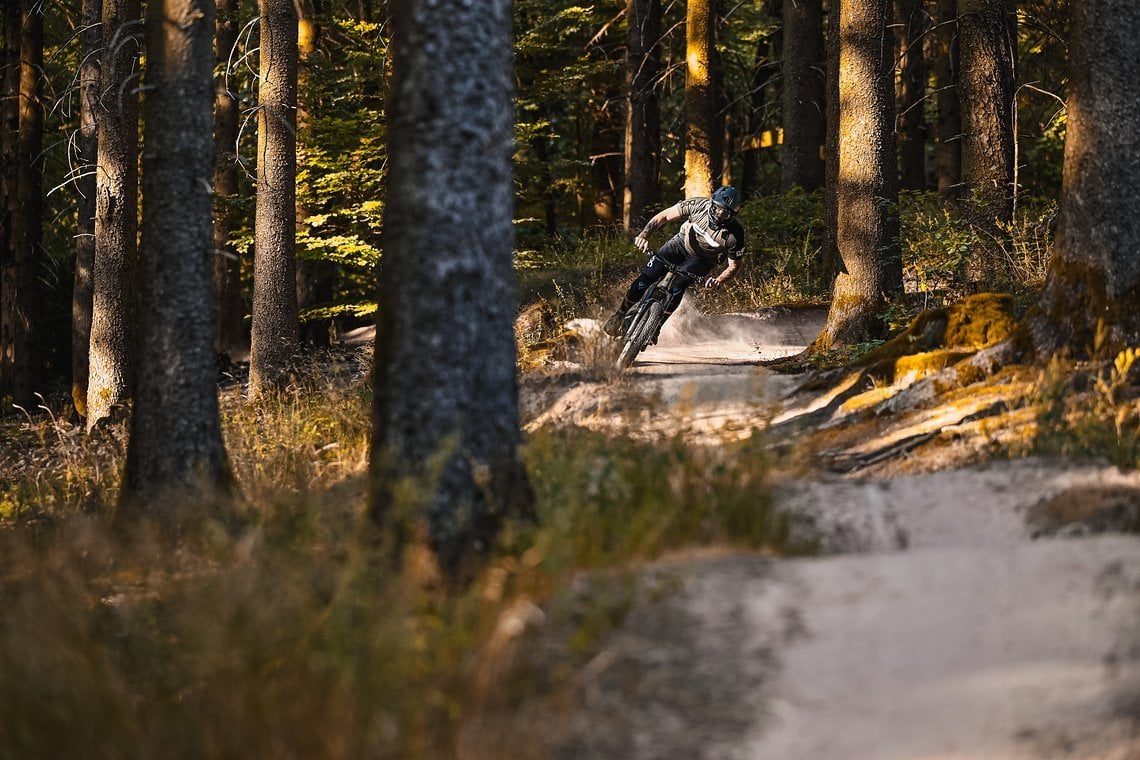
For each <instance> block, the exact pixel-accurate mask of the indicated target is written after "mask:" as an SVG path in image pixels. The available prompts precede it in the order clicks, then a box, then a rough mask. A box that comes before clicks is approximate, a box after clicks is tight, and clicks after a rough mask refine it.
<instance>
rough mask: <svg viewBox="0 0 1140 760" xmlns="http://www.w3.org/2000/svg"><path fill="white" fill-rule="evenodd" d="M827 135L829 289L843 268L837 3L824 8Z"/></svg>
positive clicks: (825, 262)
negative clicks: (840, 216)
mask: <svg viewBox="0 0 1140 760" xmlns="http://www.w3.org/2000/svg"><path fill="white" fill-rule="evenodd" d="M826 101H827V136H826V145H825V147H824V176H825V182H824V188H823V248H822V250H821V251H820V255H821V256H822V261H821V267H820V274H821V276H822V279H823V282H824V283H825V284H826V285H827V287H828V288H829V289H830V290H832V291H833V290H834V284H835V278H836V277H838V276H839V273H840V271H841V270H842V268H843V259H842V258H841V257H840V255H839V0H830V2H829V4H828V9H827V90H826Z"/></svg>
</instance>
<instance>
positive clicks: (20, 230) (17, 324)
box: [6, 4, 44, 406]
mask: <svg viewBox="0 0 1140 760" xmlns="http://www.w3.org/2000/svg"><path fill="white" fill-rule="evenodd" d="M43 62H44V18H43V9H42V7H40V6H38V5H35V4H29V5H28V6H25V8H24V11H23V14H22V18H21V29H20V127H19V137H18V140H17V145H16V158H17V166H16V183H17V193H16V200H17V204H18V206H17V210H16V218H15V223H14V224H13V231H14V233H15V240H14V242H15V245H14V250H13V257H12V266H11V270H10V275H11V283H12V285H13V288H14V292H13V293H12V296H13V298H12V302H11V306H12V310H11V312H9V313H10V316H11V322H10V329H11V332H10V333H8V335H7V336H6V337H10V339H11V342H10V343H9V344H8V346H10V350H11V354H10V356H11V362H12V364H11V367H12V375H11V383H10V385H9V389H10V391H11V394H12V398H13V399H14V400H15V402H16V403H17V404H21V405H24V406H28V405H31V404H32V403H33V402H34V401H35V398H34V396H33V394H34V393H35V391H36V389H37V386H38V384H39V381H40V350H39V346H38V343H37V341H36V335H35V333H36V330H37V328H38V327H39V316H40V315H39V300H38V299H39V288H38V286H37V283H38V281H39V274H40V272H39V269H40V262H41V260H42V258H43V165H44V162H43V133H44V111H43V100H42V97H43ZM9 292H10V291H9Z"/></svg>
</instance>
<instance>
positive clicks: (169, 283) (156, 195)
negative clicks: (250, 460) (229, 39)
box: [120, 0, 229, 521]
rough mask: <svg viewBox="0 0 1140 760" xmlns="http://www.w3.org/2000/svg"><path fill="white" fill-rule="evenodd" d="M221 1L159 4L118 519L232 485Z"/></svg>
mask: <svg viewBox="0 0 1140 760" xmlns="http://www.w3.org/2000/svg"><path fill="white" fill-rule="evenodd" d="M213 39H214V0H150V2H149V3H148V8H147V33H146V59H147V71H146V84H147V94H146V102H145V118H146V134H145V140H146V146H147V150H146V153H145V154H144V155H143V174H142V190H143V199H144V200H143V219H142V238H141V244H140V247H139V274H140V277H139V303H140V305H141V308H142V313H144V314H146V319H145V320H143V321H142V323H141V324H140V325H139V336H140V339H139V364H138V383H137V389H136V393H135V400H134V410H133V413H132V415H131V437H130V444H129V447H128V449H127V467H126V477H125V479H124V492H123V493H124V496H123V504H124V508H123V509H120V514H127V513H130V512H131V511H134V510H145V511H147V512H149V513H151V514H155V515H157V516H159V517H160V518H162V519H165V520H168V521H170V520H180V519H181V518H182V517H183V515H182V514H181V512H180V511H178V510H177V508H178V507H193V508H194V509H200V508H201V506H202V505H201V504H200V502H201V501H202V499H203V498H205V499H207V500H208V499H209V497H211V496H212V495H214V494H215V493H217V492H218V491H219V490H220V489H222V487H223V486H224V485H226V484H228V483H229V478H228V465H227V462H226V453H225V447H224V445H223V443H222V430H221V419H220V417H219V413H218V395H217V378H216V372H217V369H216V366H215V361H214V334H213V332H214V331H213V319H212V314H211V312H212V301H213V296H212V293H213V262H212V259H213V253H212V248H213V225H212V222H211V212H212V210H213V188H212V186H211V183H212V179H213V175H214V142H213V107H212V106H213V100H214V81H213V68H214V50H213Z"/></svg>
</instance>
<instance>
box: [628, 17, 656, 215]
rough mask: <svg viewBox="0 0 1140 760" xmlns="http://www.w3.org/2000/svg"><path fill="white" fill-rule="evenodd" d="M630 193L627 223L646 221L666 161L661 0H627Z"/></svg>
mask: <svg viewBox="0 0 1140 760" xmlns="http://www.w3.org/2000/svg"><path fill="white" fill-rule="evenodd" d="M626 15H627V16H628V17H629V31H628V33H627V37H626V40H627V53H626V56H627V58H626V76H625V81H626V88H627V94H626V113H625V199H624V203H623V204H622V206H623V208H622V226H623V227H624V228H625V229H626V230H630V229H633V228H634V227H640V226H641V225H642V224H644V222H645V217H646V209H647V208H649V207H651V206H653V205H654V204H655V203H656V202H657V200H658V197H657V181H658V177H659V175H660V171H661V167H660V161H661V155H660V154H661V126H660V114H659V113H658V105H657V92H656V89H655V88H656V86H657V77H658V75H659V72H660V67H661V63H660V58H661V55H660V52H659V42H660V38H661V3H660V0H627V1H626Z"/></svg>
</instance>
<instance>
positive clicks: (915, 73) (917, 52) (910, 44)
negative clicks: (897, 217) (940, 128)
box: [895, 0, 930, 190]
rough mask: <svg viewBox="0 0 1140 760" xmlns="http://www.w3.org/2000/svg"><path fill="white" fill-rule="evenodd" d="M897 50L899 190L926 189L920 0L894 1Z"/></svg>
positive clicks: (923, 15) (924, 17) (923, 31)
mask: <svg viewBox="0 0 1140 760" xmlns="http://www.w3.org/2000/svg"><path fill="white" fill-rule="evenodd" d="M895 14H896V16H897V19H898V40H899V47H900V72H899V73H900V76H899V116H898V134H899V186H900V187H901V188H902V189H904V190H925V189H926V60H925V58H924V57H923V38H924V35H925V34H926V31H927V29H928V28H929V26H930V25H929V24H928V23H927V15H926V10H925V8H924V0H895Z"/></svg>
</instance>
